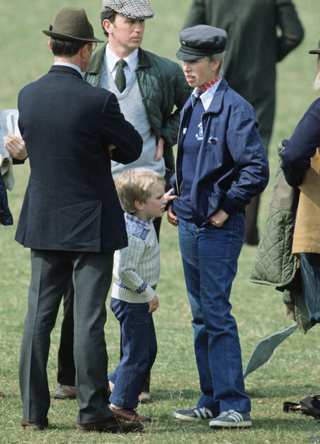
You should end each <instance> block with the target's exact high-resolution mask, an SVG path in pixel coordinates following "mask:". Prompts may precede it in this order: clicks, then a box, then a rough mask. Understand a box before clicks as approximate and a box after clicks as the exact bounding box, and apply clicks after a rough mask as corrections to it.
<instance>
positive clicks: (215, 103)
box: [186, 77, 228, 114]
mask: <svg viewBox="0 0 320 444" xmlns="http://www.w3.org/2000/svg"><path fill="white" fill-rule="evenodd" d="M227 88H228V82H227V81H226V80H225V79H224V78H223V77H222V79H221V82H220V84H219V86H218V89H217V91H216V92H215V94H214V97H213V99H212V101H211V103H210V106H209V108H208V109H207V111H206V113H215V114H216V113H218V112H219V111H220V110H221V107H222V101H223V96H224V94H225V92H226V89H227ZM189 107H192V98H191V97H190V98H189V99H188V101H187V103H186V108H187V109H189Z"/></svg>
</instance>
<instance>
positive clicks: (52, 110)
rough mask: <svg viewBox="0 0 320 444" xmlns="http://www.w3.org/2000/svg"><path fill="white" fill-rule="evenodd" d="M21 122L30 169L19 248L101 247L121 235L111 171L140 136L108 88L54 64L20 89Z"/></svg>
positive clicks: (114, 245)
mask: <svg viewBox="0 0 320 444" xmlns="http://www.w3.org/2000/svg"><path fill="white" fill-rule="evenodd" d="M18 109H19V127H20V131H21V135H22V137H23V139H24V141H25V144H26V148H27V151H28V156H29V160H30V167H31V173H30V178H29V183H28V187H27V190H26V194H25V198H24V202H23V206H22V210H21V215H20V220H19V224H18V228H17V233H16V240H17V241H18V242H19V243H21V244H22V245H24V246H25V247H29V248H33V249H44V250H68V251H82V252H99V251H102V252H104V253H107V252H110V251H114V250H116V249H119V248H123V247H125V246H126V245H127V236H126V230H125V225H124V217H123V211H122V209H121V206H120V203H119V200H118V197H117V194H116V190H115V185H114V182H113V179H112V176H111V170H110V156H109V152H108V144H109V143H113V144H114V145H115V146H116V147H117V148H116V150H114V151H113V153H114V155H113V159H114V160H116V161H118V162H122V163H125V164H127V163H131V162H133V161H134V160H136V159H137V158H138V157H139V156H140V154H141V150H142V139H141V137H140V135H139V133H138V132H137V131H136V130H135V129H134V128H133V126H132V125H131V124H130V123H129V122H127V121H126V120H125V119H124V116H123V114H121V112H120V108H119V105H118V101H117V99H116V97H115V95H114V94H112V93H110V91H106V90H105V89H102V88H94V87H92V86H91V85H89V84H88V83H87V82H85V81H84V80H83V79H82V77H81V75H80V74H79V73H78V72H77V71H76V70H75V69H73V68H71V67H66V66H59V65H54V66H53V67H52V68H51V69H50V71H49V73H48V74H46V75H45V76H43V77H41V78H40V79H39V80H37V81H36V82H34V83H31V84H29V85H27V86H25V87H24V88H23V89H22V90H21V91H20V93H19V98H18Z"/></svg>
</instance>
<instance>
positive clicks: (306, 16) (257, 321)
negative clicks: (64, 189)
mask: <svg viewBox="0 0 320 444" xmlns="http://www.w3.org/2000/svg"><path fill="white" fill-rule="evenodd" d="M222 1H223V0H222ZM86 3H87V4H86ZM151 4H152V6H153V8H154V10H155V17H154V18H153V19H152V20H150V21H147V23H146V33H145V38H144V44H143V47H144V48H145V49H148V50H151V51H153V52H156V53H157V54H159V55H162V56H166V57H169V58H171V59H175V52H176V50H177V49H178V46H179V45H178V37H179V32H180V30H181V27H182V24H183V20H184V18H185V16H186V13H187V10H188V7H189V5H190V0H171V1H170V0H151ZM295 4H296V6H297V8H298V11H299V15H300V18H301V20H302V21H303V24H304V27H305V31H306V35H305V39H304V41H303V43H302V44H301V46H300V47H299V48H297V49H296V50H295V51H294V52H293V53H292V54H290V55H289V56H288V57H287V58H286V59H285V60H284V61H283V62H281V64H280V65H279V66H278V94H277V113H276V121H275V125H274V133H273V137H272V142H271V144H270V168H271V180H270V184H269V186H268V188H267V190H266V191H265V192H264V194H263V196H262V206H261V211H260V216H259V226H260V229H262V227H263V223H264V220H265V217H266V213H267V209H268V204H269V200H270V196H271V192H272V187H273V178H274V174H275V171H276V167H277V162H278V160H277V154H276V146H277V143H278V142H279V141H281V140H282V139H284V138H286V137H290V135H291V133H292V132H293V130H294V128H295V125H296V124H297V122H298V121H299V119H300V118H301V116H302V114H303V113H304V111H305V110H306V109H307V107H308V106H309V104H310V103H311V102H312V100H314V99H315V98H316V97H317V94H316V93H315V92H314V91H313V90H312V82H313V79H314V72H315V62H316V57H315V56H310V55H308V50H309V49H312V48H315V47H316V45H317V42H318V39H319V38H320V26H319V25H320V6H319V0H296V1H295ZM65 6H83V7H85V8H86V10H87V13H88V16H89V19H90V21H91V22H92V24H93V26H94V28H95V34H96V36H97V37H99V38H102V36H103V34H102V30H101V28H100V22H99V15H100V9H101V2H100V1H98V0H96V1H94V2H83V1H76V0H69V1H68V2H65V1H62V0H55V1H54V2H45V1H43V0H29V1H28V2H18V1H17V0H11V1H9V0H0V29H1V31H0V48H1V57H2V63H1V65H0V73H1V78H2V87H1V92H0V104H1V107H0V109H1V110H2V109H6V108H16V98H17V94H18V91H19V90H20V88H21V87H23V86H24V85H25V84H27V83H28V82H31V81H33V80H36V79H37V78H38V77H40V76H41V75H43V74H44V73H45V72H47V70H48V69H49V68H50V66H51V63H52V56H51V53H50V51H49V49H48V48H47V40H48V39H47V37H46V36H45V35H44V34H43V33H42V32H41V30H42V29H48V26H49V24H50V23H51V24H52V22H53V19H54V17H55V15H56V13H57V12H58V11H59V10H60V9H61V8H62V7H65ZM14 173H15V181H16V185H15V188H14V190H13V191H12V192H11V193H9V201H10V208H11V210H12V213H13V216H14V219H15V225H14V226H13V227H3V226H0V390H1V391H3V392H4V393H5V398H4V399H0V443H8V444H18V443H19V444H20V443H50V444H58V443H72V444H75V443H120V442H130V443H131V442H139V443H141V444H144V443H150V444H160V443H161V444H163V443H170V444H171V443H172V444H177V443H188V444H191V443H192V444H193V443H197V444H200V443H201V444H207V443H210V444H215V443H217V444H225V443H226V444H227V443H229V444H230V443H232V444H236V443H241V444H247V443H250V444H251V443H254V444H269V443H272V444H274V443H275V444H280V443H281V444H289V443H290V444H291V443H296V444H298V443H299V444H300V443H303V442H308V437H310V436H312V435H320V424H319V423H318V422H317V421H316V420H314V419H312V418H308V417H305V416H302V415H300V414H293V413H288V414H286V413H283V412H282V404H283V402H284V401H294V402H298V401H299V400H300V399H302V398H304V397H305V396H307V395H310V394H312V393H318V392H320V390H319V385H320V376H319V358H320V355H319V334H318V328H317V327H315V328H313V329H312V330H311V331H310V332H308V333H307V334H306V335H302V334H301V333H300V332H299V331H297V332H295V333H294V334H293V335H292V336H291V337H290V338H289V339H287V341H285V342H284V343H283V344H282V345H281V346H279V348H278V349H277V351H276V353H275V354H274V356H273V357H272V359H271V360H270V361H269V362H268V363H267V364H266V365H265V366H263V367H261V368H260V369H259V370H257V371H256V372H255V373H252V374H251V375H249V376H248V377H247V379H246V392H247V393H248V395H249V396H250V397H251V399H252V418H253V427H252V428H251V429H248V430H233V431H230V430H229V431H228V430H225V431H216V432H214V431H212V430H210V429H209V427H208V425H207V423H206V422H201V423H195V424H194V423H185V422H180V421H177V420H174V419H173V411H174V410H176V409H177V408H185V407H188V406H192V405H194V404H196V402H197V399H198V397H199V386H198V376H197V369H196V364H195V359H194V352H193V342H192V327H191V324H190V319H191V318H190V310H189V304H188V301H187V296H186V292H185V285H184V278H183V273H182V268H181V260H180V254H179V247H178V241H177V231H176V229H175V228H173V227H172V226H169V225H168V223H167V222H166V221H165V220H164V221H163V229H162V234H161V261H162V274H161V279H160V283H159V286H158V296H159V298H160V304H161V305H160V308H159V310H158V311H157V312H156V314H155V316H154V319H155V324H156V328H157V335H158V345H159V353H158V357H157V360H156V363H155V366H154V368H153V372H152V387H151V389H152V393H151V394H152V399H153V402H152V403H151V404H149V405H145V406H141V407H140V408H139V412H141V413H143V414H148V415H150V416H152V417H153V422H152V423H151V424H150V425H147V426H146V427H145V430H144V432H143V433H142V434H140V435H132V436H125V437H124V436H120V435H117V436H109V435H99V434H90V435H85V436H79V435H78V434H77V432H76V430H75V424H76V416H77V404H76V402H74V401H58V400H54V399H53V398H52V404H51V408H50V411H49V421H50V427H49V428H48V429H47V430H46V431H45V432H38V433H27V432H25V431H24V430H22V428H21V427H20V421H21V419H22V410H21V400H20V392H19V384H18V362H19V353H20V343H21V337H22V331H23V323H24V317H25V314H26V310H27V292H28V284H29V279H30V263H29V262H30V260H29V251H27V250H24V249H23V248H22V247H21V246H20V245H18V244H17V243H16V242H15V241H14V233H15V229H16V224H17V220H18V216H19V211H20V208H21V203H22V199H23V195H24V191H25V187H26V183H27V179H28V173H29V166H28V162H27V163H26V164H25V165H24V166H19V167H15V170H14ZM255 253H256V248H255V247H249V246H244V248H243V251H242V254H241V257H240V261H239V272H238V276H237V278H236V280H235V282H234V286H233V293H232V299H231V300H232V304H233V314H234V315H235V316H236V319H237V321H238V327H239V334H240V340H241V345H242V351H243V364H244V366H245V365H246V363H247V361H248V359H249V357H250V355H251V353H252V351H253V349H254V347H255V345H256V344H257V343H258V342H259V341H260V340H261V339H263V338H264V337H266V336H268V335H270V334H272V333H274V332H276V331H279V330H281V329H283V328H286V327H288V326H289V325H291V322H290V321H288V320H286V319H284V317H283V314H284V305H283V304H282V302H281V294H280V293H278V292H276V291H274V289H272V288H270V287H265V286H257V285H254V284H251V283H249V275H250V271H251V267H252V263H253V260H254V257H255ZM108 313H109V317H108V321H107V325H106V339H107V343H108V353H109V358H110V369H111V370H112V369H113V368H114V367H115V366H116V365H117V362H118V357H119V328H118V325H117V322H116V321H115V319H114V317H113V315H112V314H111V313H110V312H108ZM61 319H62V314H61V313H60V315H59V318H58V322H57V326H56V328H55V329H54V331H53V333H52V345H51V351H50V358H49V363H48V377H49V383H50V390H51V393H52V394H53V393H54V390H55V388H56V386H57V383H56V370H57V348H58V343H59V335H60V325H61Z"/></svg>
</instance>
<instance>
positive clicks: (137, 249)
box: [118, 234, 156, 302]
mask: <svg viewBox="0 0 320 444" xmlns="http://www.w3.org/2000/svg"><path fill="white" fill-rule="evenodd" d="M144 252H145V243H144V242H143V241H142V240H141V239H139V238H137V237H135V236H131V235H130V234H129V235H128V247H126V248H123V249H122V250H120V260H119V269H118V275H119V279H120V280H121V281H122V282H123V283H124V284H125V285H126V286H127V287H128V288H130V290H132V291H134V292H135V293H139V294H140V295H143V296H145V297H146V302H149V301H151V300H152V299H153V298H154V296H155V294H156V292H155V290H153V288H152V287H151V286H150V285H149V284H147V282H145V281H144V280H143V279H142V278H141V276H139V274H138V272H137V269H138V264H139V263H141V257H142V256H143V255H144Z"/></svg>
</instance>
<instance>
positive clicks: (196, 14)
mask: <svg viewBox="0 0 320 444" xmlns="http://www.w3.org/2000/svg"><path fill="white" fill-rule="evenodd" d="M200 24H203V25H205V24H209V23H206V11H205V4H204V1H203V0H193V2H192V3H191V6H190V9H189V12H188V15H187V17H186V20H185V22H184V25H183V29H186V28H191V27H192V26H196V25H200Z"/></svg>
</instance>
